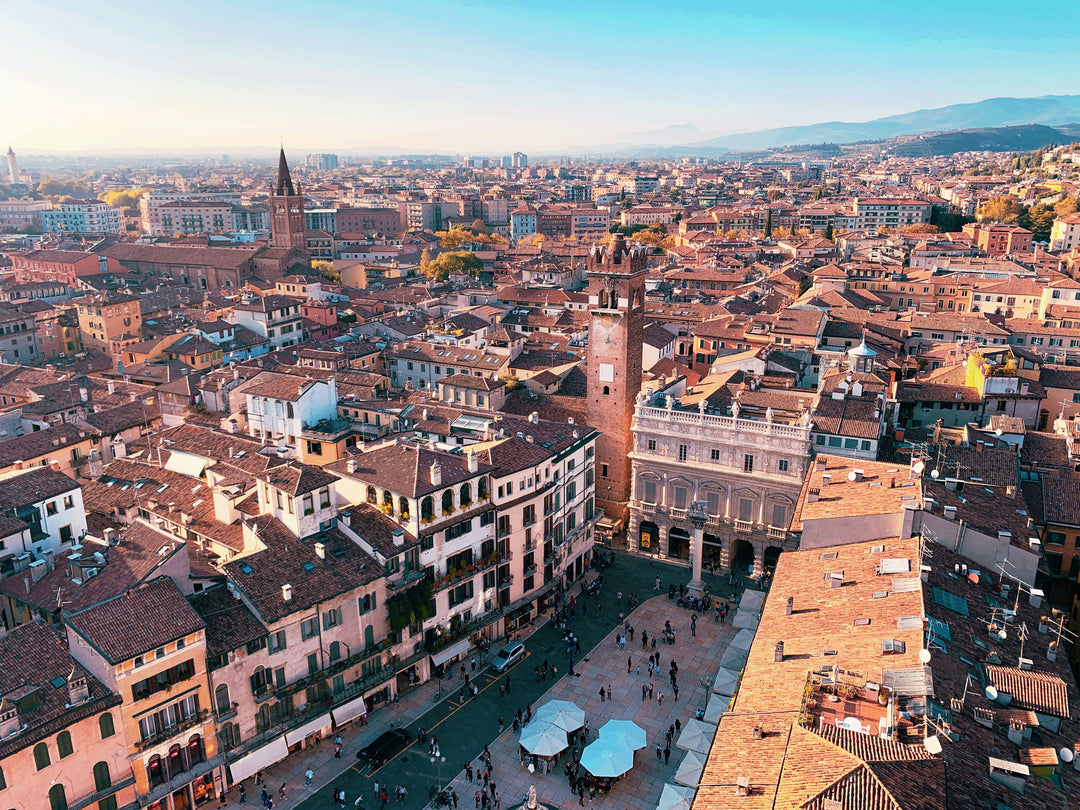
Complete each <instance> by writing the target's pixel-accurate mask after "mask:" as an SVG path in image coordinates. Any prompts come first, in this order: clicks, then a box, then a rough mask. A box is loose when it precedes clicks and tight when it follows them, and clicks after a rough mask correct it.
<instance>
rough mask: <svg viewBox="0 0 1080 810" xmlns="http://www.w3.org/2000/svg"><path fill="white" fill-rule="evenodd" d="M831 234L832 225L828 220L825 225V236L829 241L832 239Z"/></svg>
mask: <svg viewBox="0 0 1080 810" xmlns="http://www.w3.org/2000/svg"><path fill="white" fill-rule="evenodd" d="M833 236H834V234H833V226H832V223H831V222H830V223H829V224H828V225H826V226H825V238H826V239H828V240H829V241H830V242H831V241H832V240H833Z"/></svg>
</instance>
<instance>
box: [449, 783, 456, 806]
mask: <svg viewBox="0 0 1080 810" xmlns="http://www.w3.org/2000/svg"><path fill="white" fill-rule="evenodd" d="M450 801H452V802H453V803H454V810H457V791H456V790H454V789H453V788H450Z"/></svg>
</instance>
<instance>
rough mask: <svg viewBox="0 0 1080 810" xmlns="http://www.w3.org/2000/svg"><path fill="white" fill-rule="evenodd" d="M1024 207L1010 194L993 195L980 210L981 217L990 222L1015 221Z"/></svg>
mask: <svg viewBox="0 0 1080 810" xmlns="http://www.w3.org/2000/svg"><path fill="white" fill-rule="evenodd" d="M1023 208H1024V207H1023V206H1022V205H1020V203H1018V202H1017V201H1016V200H1015V199H1014V198H1012V197H1009V196H1008V195H1002V196H999V197H991V198H990V199H989V200H987V201H986V202H985V203H983V207H982V209H981V210H980V211H979V218H980V219H982V220H984V221H990V222H1009V223H1013V222H1016V220H1017V219H1018V218H1019V216H1020V212H1021V211H1022V210H1023Z"/></svg>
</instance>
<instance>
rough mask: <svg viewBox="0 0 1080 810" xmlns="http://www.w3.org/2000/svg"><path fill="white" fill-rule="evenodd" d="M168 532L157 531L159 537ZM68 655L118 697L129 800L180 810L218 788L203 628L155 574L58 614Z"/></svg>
mask: <svg viewBox="0 0 1080 810" xmlns="http://www.w3.org/2000/svg"><path fill="white" fill-rule="evenodd" d="M167 537H168V535H164V538H166V539H167ZM66 624H67V631H68V645H69V648H70V650H71V655H72V657H73V658H75V659H76V660H77V661H78V662H79V663H80V664H81V665H82V666H83V667H85V668H86V669H87V670H88V671H89V672H90V673H92V674H93V675H94V676H95V677H96V678H97V679H98V680H100V681H101V682H102V683H103V684H105V686H106V687H107V688H108V689H110V690H111V691H112V692H114V693H115V694H118V695H120V696H121V698H122V699H123V703H122V704H121V706H120V708H119V712H118V715H119V716H118V718H117V720H118V721H119V722H118V723H117V725H118V726H119V727H120V731H119V733H120V734H121V735H122V738H123V739H124V740H125V741H126V742H127V745H128V748H127V752H126V753H127V759H128V761H129V762H130V766H131V770H132V772H133V774H134V777H135V793H136V795H137V800H138V802H139V806H141V807H146V808H151V809H152V810H186V808H191V807H197V806H199V805H202V804H205V803H207V802H209V801H213V800H215V798H216V797H217V796H218V795H220V793H221V791H222V790H223V788H224V784H223V778H224V773H223V769H222V761H221V758H220V757H219V756H218V750H217V735H216V733H215V726H214V720H213V716H212V715H211V713H210V709H211V707H212V705H213V703H212V694H211V691H210V682H209V679H208V677H207V672H206V626H205V624H204V623H203V620H202V619H201V618H200V617H199V615H198V614H197V613H196V612H195V611H194V610H193V609H192V607H191V605H190V604H189V603H188V601H187V600H186V599H185V598H184V595H183V594H182V593H181V592H180V589H179V588H178V587H177V585H176V583H175V582H174V581H173V580H172V579H169V578H167V577H166V578H161V579H158V580H154V581H153V582H149V583H147V584H144V585H141V586H139V587H134V588H132V589H131V590H128V591H126V592H125V593H122V594H121V595H118V596H117V597H115V598H112V599H108V600H106V601H103V602H100V603H98V604H95V605H92V606H91V607H88V608H85V609H83V610H79V611H77V612H74V613H72V614H71V615H69V616H67V617H66Z"/></svg>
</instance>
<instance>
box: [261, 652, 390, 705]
mask: <svg viewBox="0 0 1080 810" xmlns="http://www.w3.org/2000/svg"><path fill="white" fill-rule="evenodd" d="M389 646H390V641H389V640H388V639H383V640H382V641H380V642H378V643H376V644H372V645H371V646H370V647H366V648H365V649H363V650H361V651H359V652H356V653H353V654H352V655H348V656H345V657H343V658H339V659H338V660H336V661H331V662H330V663H329V664H327V665H326V666H325V667H323V668H322V669H320V670H316V671H315V672H313V673H310V674H308V675H305V676H304V677H303V678H299V679H297V680H295V681H293V682H292V683H287V684H285V685H284V686H280V687H277V688H276V689H274V696H275V697H276V698H278V700H281V699H283V698H285V697H288V696H289V695H294V694H296V693H297V692H300V691H301V690H304V689H307V688H308V687H310V686H318V685H319V684H322V683H325V681H326V679H327V678H332V677H333V676H334V675H337V674H338V673H339V672H343V671H344V670H346V669H348V668H349V667H353V666H358V665H363V664H369V663H370V664H371V665H372V666H371V667H368V669H369V670H370V669H374V667H375V666H381V664H382V660H381V653H382V651H383V650H385V649H386V648H387V647H389ZM377 657H378V658H379V659H380V660H379V661H377V662H376V661H375V659H376V658H377ZM375 674H377V673H373V674H372V676H370V677H374V675H375ZM367 677H369V676H361V677H360V678H358V679H357V682H361V681H364V680H365V679H366V678H367Z"/></svg>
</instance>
